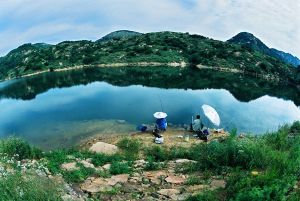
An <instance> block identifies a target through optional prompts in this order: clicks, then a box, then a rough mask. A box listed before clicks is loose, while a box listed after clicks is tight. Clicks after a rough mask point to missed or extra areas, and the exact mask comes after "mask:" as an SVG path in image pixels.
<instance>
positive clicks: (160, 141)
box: [154, 137, 164, 144]
mask: <svg viewBox="0 0 300 201" xmlns="http://www.w3.org/2000/svg"><path fill="white" fill-rule="evenodd" d="M154 142H155V143H156V144H163V143H164V138H163V137H156V138H155V140H154Z"/></svg>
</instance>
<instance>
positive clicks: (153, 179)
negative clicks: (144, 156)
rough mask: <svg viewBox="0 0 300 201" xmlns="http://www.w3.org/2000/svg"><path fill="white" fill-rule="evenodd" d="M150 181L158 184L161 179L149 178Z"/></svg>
mask: <svg viewBox="0 0 300 201" xmlns="http://www.w3.org/2000/svg"><path fill="white" fill-rule="evenodd" d="M150 182H151V183H153V184H156V185H160V184H161V180H160V179H158V178H152V179H150Z"/></svg>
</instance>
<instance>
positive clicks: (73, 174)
mask: <svg viewBox="0 0 300 201" xmlns="http://www.w3.org/2000/svg"><path fill="white" fill-rule="evenodd" d="M77 165H78V166H79V167H80V169H79V170H73V171H64V172H63V176H64V179H65V180H66V181H67V182H72V183H79V182H83V181H84V180H85V179H86V178H88V177H89V176H91V175H92V174H94V173H95V169H94V168H86V167H84V166H83V165H82V164H77Z"/></svg>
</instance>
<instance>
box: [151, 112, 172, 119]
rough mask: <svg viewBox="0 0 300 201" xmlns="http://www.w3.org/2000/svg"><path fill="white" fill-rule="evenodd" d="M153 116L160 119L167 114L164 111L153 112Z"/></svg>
mask: <svg viewBox="0 0 300 201" xmlns="http://www.w3.org/2000/svg"><path fill="white" fill-rule="evenodd" d="M153 116H154V117H155V118H156V119H162V118H166V117H167V116H168V115H167V114H166V113H164V112H155V113H154V114H153Z"/></svg>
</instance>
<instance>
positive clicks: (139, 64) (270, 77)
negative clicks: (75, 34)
mask: <svg viewBox="0 0 300 201" xmlns="http://www.w3.org/2000/svg"><path fill="white" fill-rule="evenodd" d="M188 65H190V64H189V63H186V62H184V61H182V62H180V63H179V62H168V63H161V62H134V63H110V64H93V65H76V66H69V67H63V68H57V69H53V70H50V69H48V70H42V71H37V72H34V73H29V74H25V75H21V76H19V77H11V78H5V79H3V80H0V82H4V81H9V80H14V79H18V78H26V77H32V76H35V75H40V74H43V73H48V72H63V71H70V70H79V69H83V68H106V67H112V68H116V67H130V66H137V67H147V66H151V67H160V66H167V67H179V68H186V67H187V66H188ZM196 68H197V69H200V70H203V69H208V70H214V71H218V72H228V73H239V74H243V75H250V76H254V77H256V78H261V79H264V80H267V81H275V82H283V79H282V78H280V77H279V76H273V75H271V74H260V73H252V72H248V71H245V70H240V69H237V68H226V67H221V66H217V67H213V66H205V65H202V64H197V65H196Z"/></svg>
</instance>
